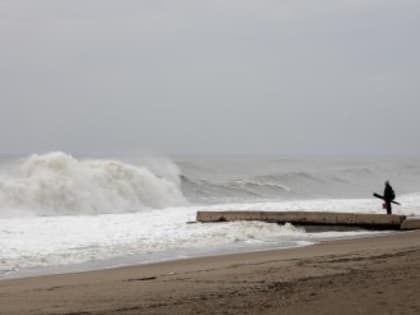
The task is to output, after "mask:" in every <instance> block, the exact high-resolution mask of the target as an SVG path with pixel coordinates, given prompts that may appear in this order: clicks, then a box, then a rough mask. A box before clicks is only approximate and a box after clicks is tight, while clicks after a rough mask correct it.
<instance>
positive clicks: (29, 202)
mask: <svg viewBox="0 0 420 315" xmlns="http://www.w3.org/2000/svg"><path fill="white" fill-rule="evenodd" d="M174 168H175V166H174ZM185 204H187V200H186V199H185V197H184V196H183V194H182V191H181V189H180V184H179V181H178V180H177V177H175V178H174V177H173V176H172V177H168V178H165V177H162V176H159V175H157V174H156V173H153V171H151V170H150V169H149V168H147V167H145V166H135V165H131V164H128V163H124V162H122V161H118V160H109V159H83V160H82V159H76V158H74V157H72V156H70V155H68V154H65V153H62V152H53V153H48V154H44V155H32V156H30V157H29V158H27V159H25V160H23V162H22V163H21V164H20V165H18V167H17V168H16V170H15V172H14V173H13V174H10V170H9V173H8V174H7V175H3V176H1V177H0V209H1V212H2V213H1V214H0V215H9V216H13V214H14V213H16V212H17V213H18V214H22V213H25V212H26V213H32V214H35V215H72V214H98V213H122V212H132V211H140V210H142V209H150V208H152V209H160V208H164V207H168V206H177V205H185Z"/></svg>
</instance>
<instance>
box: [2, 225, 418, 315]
mask: <svg viewBox="0 0 420 315" xmlns="http://www.w3.org/2000/svg"><path fill="white" fill-rule="evenodd" d="M0 314H68V315H70V314H72V315H76V314H340V315H342V314H420V231H415V232H405V233H397V234H393V235H390V236H381V237H375V238H367V239H356V240H341V241H331V242H324V243H321V244H319V245H314V246H310V247H304V248H297V249H288V250H275V251H266V252H257V253H247V254H235V255H224V256H218V257H208V258H197V259H188V260H182V261H174V262H165V263H158V264H152V265H146V266H138V267H129V268H120V269H113V270H106V271H95V272H86V273H78V274H65V275H57V276H44V277H36V278H27V279H21V280H3V281H0Z"/></svg>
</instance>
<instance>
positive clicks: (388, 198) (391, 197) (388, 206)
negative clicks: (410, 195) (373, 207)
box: [384, 181, 395, 214]
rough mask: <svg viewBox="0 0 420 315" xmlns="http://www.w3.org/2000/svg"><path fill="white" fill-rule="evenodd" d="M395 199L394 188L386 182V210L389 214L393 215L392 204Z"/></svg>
mask: <svg viewBox="0 0 420 315" xmlns="http://www.w3.org/2000/svg"><path fill="white" fill-rule="evenodd" d="M394 199H395V192H394V189H392V186H391V185H390V184H389V181H386V182H385V189H384V200H385V203H384V208H385V209H386V213H387V214H392V206H391V202H392V201H393V200H394Z"/></svg>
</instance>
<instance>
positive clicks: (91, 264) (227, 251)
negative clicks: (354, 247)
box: [0, 229, 399, 282]
mask: <svg viewBox="0 0 420 315" xmlns="http://www.w3.org/2000/svg"><path fill="white" fill-rule="evenodd" d="M326 232H328V231H326ZM330 232H335V230H334V231H330ZM347 232H350V233H357V234H350V235H341V236H336V237H331V238H329V237H327V238H325V237H318V238H316V237H314V238H313V239H311V240H300V241H299V240H293V241H291V242H292V243H294V244H293V245H286V243H285V244H283V245H282V246H280V245H274V244H266V245H254V246H250V245H242V246H238V247H235V248H231V247H229V248H216V249H211V250H208V249H207V250H202V249H196V250H193V251H191V250H186V251H178V250H174V251H167V252H163V253H156V254H154V256H153V255H152V256H153V257H152V258H149V259H145V258H144V257H143V255H133V256H120V257H114V258H109V259H105V260H94V261H88V262H82V263H77V264H69V265H53V266H46V267H34V268H28V269H22V270H19V271H15V272H10V273H8V274H7V273H6V274H4V275H2V276H1V277H0V282H1V281H4V280H20V279H27V278H37V277H44V276H56V275H67V274H79V273H86V272H95V271H108V270H113V269H120V268H130V267H141V266H147V265H154V264H160V263H170V262H175V261H179V260H181V261H182V260H190V259H196V258H210V257H219V256H227V255H238V254H252V253H257V252H268V251H278V250H288V249H295V248H301V247H308V246H313V245H317V244H320V243H322V242H329V241H339V240H353V239H360V238H371V237H380V236H385V235H391V234H394V233H399V231H394V230H384V231H379V230H378V231H369V230H357V229H355V230H349V231H347ZM358 232H360V233H358ZM315 234H316V233H315ZM298 243H299V244H298Z"/></svg>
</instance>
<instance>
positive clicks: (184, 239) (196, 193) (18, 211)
mask: <svg viewBox="0 0 420 315" xmlns="http://www.w3.org/2000/svg"><path fill="white" fill-rule="evenodd" d="M418 175H420V159H415V158H410V159H408V158H407V159H382V160H354V159H349V160H342V159H335V160H325V161H324V160H312V159H296V160H294V159H279V160H267V161H265V160H241V159H238V160H202V159H188V160H185V159H184V160H182V159H180V160H176V161H174V160H171V159H168V158H156V157H149V158H145V157H129V158H118V159H115V158H114V159H111V158H76V157H73V156H71V155H69V154H67V153H64V152H51V153H47V154H42V155H32V156H29V157H25V158H18V159H3V160H0V277H16V276H20V275H29V274H37V273H51V272H54V271H57V272H66V271H79V270H86V269H95V268H106V267H111V266H116V265H129V264H138V263H148V262H154V261H160V260H170V259H177V258H185V257H193V256H200V255H201V256H202V255H211V254H217V253H228V252H229V253H230V252H238V251H249V250H261V249H267V248H287V247H297V246H305V245H309V244H313V243H316V242H319V241H320V240H323V239H334V238H343V237H344V238H353V237H360V236H368V235H373V234H372V232H368V231H363V230H358V231H345V232H343V231H329V232H320V233H308V232H306V231H305V230H304V229H302V228H300V227H296V226H293V225H291V224H285V225H277V224H270V223H263V222H228V223H214V224H201V223H195V224H186V222H190V221H194V220H195V215H196V211H198V210H209V211H211V210H244V211H247V210H266V211H334V212H355V211H356V212H362V213H383V210H382V209H381V202H380V201H379V200H377V199H374V198H372V197H371V193H372V192H373V191H378V192H380V189H381V188H382V182H383V179H390V180H391V182H392V183H393V184H395V185H394V188H395V189H396V191H397V195H398V200H399V201H400V202H401V203H402V204H403V206H402V207H395V208H394V213H397V214H403V215H413V216H418V215H420V193H419V192H418V190H417V189H418V187H420V186H419V185H420V179H419V178H420V176H418Z"/></svg>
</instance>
